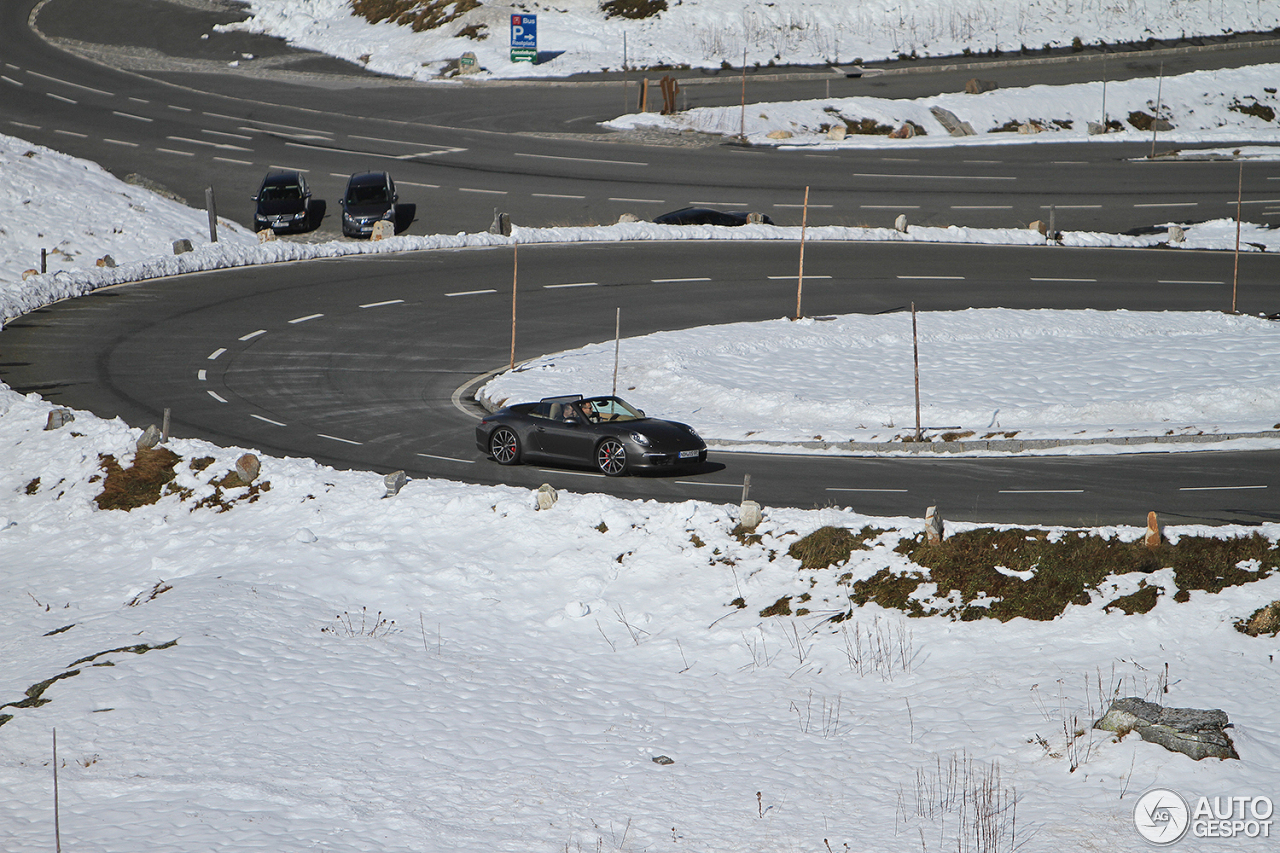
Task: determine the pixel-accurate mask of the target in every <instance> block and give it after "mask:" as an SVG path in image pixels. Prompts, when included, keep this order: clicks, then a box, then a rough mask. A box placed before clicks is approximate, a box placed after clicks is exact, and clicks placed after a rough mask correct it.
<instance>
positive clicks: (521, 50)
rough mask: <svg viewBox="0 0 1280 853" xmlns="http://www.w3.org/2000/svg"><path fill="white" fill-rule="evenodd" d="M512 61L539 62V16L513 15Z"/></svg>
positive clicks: (533, 63) (534, 63)
mask: <svg viewBox="0 0 1280 853" xmlns="http://www.w3.org/2000/svg"><path fill="white" fill-rule="evenodd" d="M511 61H512V62H528V63H530V64H531V65H537V64H538V16H537V15H512V16H511Z"/></svg>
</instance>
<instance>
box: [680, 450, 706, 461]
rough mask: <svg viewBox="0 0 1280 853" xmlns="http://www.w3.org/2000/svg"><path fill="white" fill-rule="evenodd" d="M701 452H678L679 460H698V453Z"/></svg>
mask: <svg viewBox="0 0 1280 853" xmlns="http://www.w3.org/2000/svg"><path fill="white" fill-rule="evenodd" d="M701 452H702V451H700V450H681V451H680V458H681V459H697V458H698V454H699V453H701Z"/></svg>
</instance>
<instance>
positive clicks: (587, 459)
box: [476, 394, 707, 477]
mask: <svg viewBox="0 0 1280 853" xmlns="http://www.w3.org/2000/svg"><path fill="white" fill-rule="evenodd" d="M476 447H478V448H479V449H480V451H481V452H482V453H485V454H486V455H488V456H492V457H493V458H494V459H496V460H497V461H498V463H499V464H502V465H517V464H519V463H520V462H523V461H525V460H529V461H534V460H538V461H545V462H567V463H570V464H584V465H591V466H593V467H595V468H597V469H599V470H600V471H601V472H602V473H604V474H607V475H608V476H610V477H621V476H622V475H624V474H627V473H629V472H632V471H652V470H658V469H668V470H670V469H672V468H676V467H680V466H691V465H698V464H700V463H702V462H705V461H706V460H707V445H706V443H705V442H703V440H702V439H701V438H699V437H698V434H697V433H696V432H694V431H693V429H692V428H691V427H689V426H687V425H685V424H681V423H675V422H674V421H663V420H658V419H657V418H650V417H647V416H646V415H645V413H644V412H642V411H640V410H639V409H636V408H634V407H632V406H630V405H628V404H627V403H626V402H624V401H623V400H621V399H619V398H618V397H592V398H590V399H585V400H584V399H583V398H582V395H581V394H574V395H572V396H565V397H546V398H544V399H542V400H540V401H538V402H537V403H516V404H515V405H511V406H503V407H502V408H501V409H498V411H496V412H494V413H493V414H491V415H488V416H486V417H485V418H484V420H482V421H480V424H479V426H477V427H476Z"/></svg>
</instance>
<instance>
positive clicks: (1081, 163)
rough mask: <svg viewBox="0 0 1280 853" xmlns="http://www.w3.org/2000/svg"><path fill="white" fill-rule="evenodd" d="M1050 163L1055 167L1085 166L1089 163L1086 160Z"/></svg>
mask: <svg viewBox="0 0 1280 853" xmlns="http://www.w3.org/2000/svg"><path fill="white" fill-rule="evenodd" d="M1052 162H1053V164H1054V165H1055V166H1085V165H1088V163H1089V161H1088V160H1054V161H1052Z"/></svg>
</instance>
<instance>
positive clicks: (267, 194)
mask: <svg viewBox="0 0 1280 853" xmlns="http://www.w3.org/2000/svg"><path fill="white" fill-rule="evenodd" d="M259 198H261V199H262V200H263V201H287V200H289V199H298V198H302V187H300V186H298V185H297V184H290V185H287V186H285V185H280V186H268V187H263V188H262V194H261V195H260V196H259Z"/></svg>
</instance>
